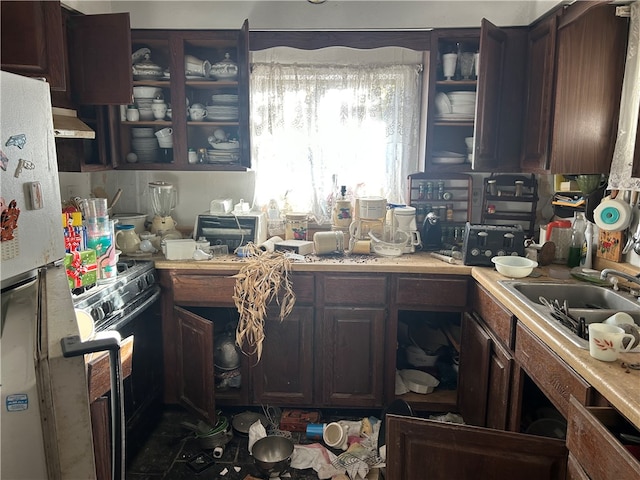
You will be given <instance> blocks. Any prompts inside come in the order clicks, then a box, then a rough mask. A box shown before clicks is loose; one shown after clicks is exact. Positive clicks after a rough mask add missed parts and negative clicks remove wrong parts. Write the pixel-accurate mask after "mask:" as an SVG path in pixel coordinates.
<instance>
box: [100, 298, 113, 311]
mask: <svg viewBox="0 0 640 480" xmlns="http://www.w3.org/2000/svg"><path fill="white" fill-rule="evenodd" d="M102 311H103V312H104V313H105V314H106V315H108V314H109V313H111V312H113V303H111V300H107V301H106V302H103V303H102Z"/></svg>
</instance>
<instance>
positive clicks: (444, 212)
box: [408, 172, 473, 245]
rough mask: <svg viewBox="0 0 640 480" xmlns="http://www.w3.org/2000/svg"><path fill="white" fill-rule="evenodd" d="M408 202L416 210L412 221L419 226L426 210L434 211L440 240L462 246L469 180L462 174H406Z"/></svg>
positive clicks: (468, 210)
mask: <svg viewBox="0 0 640 480" xmlns="http://www.w3.org/2000/svg"><path fill="white" fill-rule="evenodd" d="M408 180H409V185H408V189H409V192H408V198H409V205H411V206H412V207H415V209H416V223H417V224H418V228H419V229H421V228H422V224H423V222H424V218H425V216H426V215H427V213H429V212H431V211H433V212H435V213H437V214H438V216H439V217H440V221H441V226H442V243H444V244H450V245H462V236H463V234H464V226H465V224H466V222H469V221H471V198H472V187H473V182H472V178H471V176H470V175H466V174H463V173H440V174H438V173H425V172H420V173H413V174H411V175H409V176H408Z"/></svg>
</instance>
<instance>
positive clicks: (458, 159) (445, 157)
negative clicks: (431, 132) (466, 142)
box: [431, 151, 466, 165]
mask: <svg viewBox="0 0 640 480" xmlns="http://www.w3.org/2000/svg"><path fill="white" fill-rule="evenodd" d="M465 158H466V155H463V154H461V153H457V152H446V151H440V152H433V155H432V157H431V161H432V163H435V164H439V165H457V164H460V163H464V160H465Z"/></svg>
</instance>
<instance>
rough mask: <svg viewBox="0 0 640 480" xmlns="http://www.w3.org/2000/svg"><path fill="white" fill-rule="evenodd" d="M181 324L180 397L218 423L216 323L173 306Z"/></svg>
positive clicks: (178, 353) (179, 346)
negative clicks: (215, 365) (214, 352)
mask: <svg viewBox="0 0 640 480" xmlns="http://www.w3.org/2000/svg"><path fill="white" fill-rule="evenodd" d="M174 316H175V319H176V321H177V323H178V328H177V338H176V349H177V365H176V366H175V367H176V370H177V378H178V386H177V388H178V398H179V400H180V402H181V403H183V404H184V405H186V406H188V407H189V408H191V409H192V410H193V411H194V412H197V413H198V414H199V415H201V416H202V417H203V418H205V419H206V420H207V421H209V423H210V424H211V425H215V424H216V408H215V407H216V405H215V395H214V390H215V384H214V377H213V372H214V370H213V322H211V321H210V320H207V319H205V318H203V317H201V316H199V315H196V314H194V313H191V312H190V311H188V310H185V309H184V308H180V307H177V306H176V307H174Z"/></svg>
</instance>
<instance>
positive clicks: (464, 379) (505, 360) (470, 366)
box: [458, 313, 514, 430]
mask: <svg viewBox="0 0 640 480" xmlns="http://www.w3.org/2000/svg"><path fill="white" fill-rule="evenodd" d="M513 363H514V362H513V356H512V355H511V353H510V352H509V351H508V350H507V349H506V348H504V347H503V346H502V344H501V343H500V342H499V341H498V340H497V339H496V338H495V337H494V335H493V334H492V333H491V332H490V330H489V329H488V327H487V326H486V325H485V324H484V322H483V321H482V319H481V318H480V317H479V316H478V315H477V314H475V313H473V314H470V313H465V314H464V315H463V318H462V337H461V344H460V378H459V384H458V404H459V408H460V412H461V414H462V416H463V418H464V419H465V422H466V423H467V424H470V425H476V426H481V427H489V428H495V429H499V430H505V429H507V427H508V419H509V401H510V387H511V376H512V370H513Z"/></svg>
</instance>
